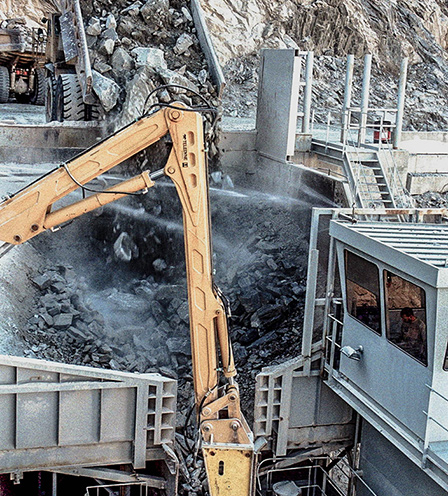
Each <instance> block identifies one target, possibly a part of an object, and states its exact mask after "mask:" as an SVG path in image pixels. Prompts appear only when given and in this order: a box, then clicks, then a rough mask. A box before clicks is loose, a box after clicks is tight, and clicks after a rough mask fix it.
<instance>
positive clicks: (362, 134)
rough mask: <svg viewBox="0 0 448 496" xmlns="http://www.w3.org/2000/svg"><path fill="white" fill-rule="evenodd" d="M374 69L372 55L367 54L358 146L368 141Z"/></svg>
mask: <svg viewBox="0 0 448 496" xmlns="http://www.w3.org/2000/svg"><path fill="white" fill-rule="evenodd" d="M371 71H372V55H371V54H367V55H366V56H365V57H364V75H363V79H362V95H361V119H360V125H359V133H358V146H361V145H363V144H364V143H365V142H366V134H367V113H368V110H369V92H370V74H371Z"/></svg>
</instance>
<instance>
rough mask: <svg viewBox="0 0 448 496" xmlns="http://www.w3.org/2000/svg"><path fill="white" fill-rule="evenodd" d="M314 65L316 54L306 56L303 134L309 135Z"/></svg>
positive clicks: (309, 53)
mask: <svg viewBox="0 0 448 496" xmlns="http://www.w3.org/2000/svg"><path fill="white" fill-rule="evenodd" d="M313 64H314V52H308V53H307V54H306V67H305V94H304V96H303V121H302V133H305V134H309V132H310V120H311V97H312V90H313Z"/></svg>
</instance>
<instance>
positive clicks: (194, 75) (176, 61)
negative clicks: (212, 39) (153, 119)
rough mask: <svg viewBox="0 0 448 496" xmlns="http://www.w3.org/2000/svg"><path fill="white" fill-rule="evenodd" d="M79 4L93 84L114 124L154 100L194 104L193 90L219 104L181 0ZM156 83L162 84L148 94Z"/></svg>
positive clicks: (122, 122)
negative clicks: (82, 16) (157, 90)
mask: <svg viewBox="0 0 448 496" xmlns="http://www.w3.org/2000/svg"><path fill="white" fill-rule="evenodd" d="M81 3H82V8H83V14H84V21H85V25H86V26H85V27H86V34H87V43H88V46H89V53H90V59H91V63H92V67H93V78H94V79H93V88H94V91H95V93H96V94H97V96H98V98H99V101H100V103H101V105H102V107H103V109H104V110H105V111H106V112H110V111H112V110H113V114H114V115H115V117H116V119H117V126H118V127H121V126H123V125H126V124H128V123H129V122H131V121H133V120H135V119H136V118H137V117H140V116H141V115H142V114H143V113H144V112H145V111H147V110H148V109H149V108H150V106H151V105H153V104H156V103H157V102H162V103H168V102H171V101H176V100H177V101H179V100H180V101H182V102H184V103H186V104H187V105H189V106H192V105H198V104H199V102H200V100H199V99H198V97H195V96H194V95H195V94H200V95H202V96H203V97H204V98H205V99H206V100H207V101H209V102H210V104H211V105H213V106H215V107H217V106H218V105H219V102H218V101H217V99H216V91H215V88H214V86H213V84H212V83H211V81H210V79H209V74H208V68H207V63H206V61H205V58H204V56H203V54H202V50H201V48H200V46H199V41H198V38H197V36H196V29H195V27H194V23H193V19H192V16H191V13H190V10H189V8H188V3H187V2H186V1H172V2H171V3H170V2H169V1H168V0H147V1H146V2H144V1H139V0H137V1H135V2H130V1H127V0H120V1H117V2H113V3H112V4H111V2H107V1H106V0H95V1H94V2H81ZM171 85H178V86H182V87H184V88H188V89H189V90H191V91H192V92H188V91H187V90H186V89H182V88H179V87H178V86H177V87H175V86H171ZM160 86H164V89H163V90H161V91H159V92H155V93H153V92H154V90H155V89H156V88H158V87H160ZM150 95H152V96H150ZM201 104H202V106H203V102H201Z"/></svg>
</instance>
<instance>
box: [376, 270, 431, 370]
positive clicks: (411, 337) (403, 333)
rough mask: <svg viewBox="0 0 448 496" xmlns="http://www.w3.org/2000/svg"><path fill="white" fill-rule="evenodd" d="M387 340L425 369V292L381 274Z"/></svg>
mask: <svg viewBox="0 0 448 496" xmlns="http://www.w3.org/2000/svg"><path fill="white" fill-rule="evenodd" d="M384 295H385V299H386V331H387V332H386V333H387V339H389V341H391V342H392V343H394V344H395V345H397V346H398V347H399V348H401V349H402V350H403V351H405V352H406V353H408V354H409V355H411V356H412V357H414V358H416V359H417V360H418V361H419V362H421V363H423V364H424V365H427V363H428V358H427V353H428V352H427V342H426V297H425V290H424V289H423V288H421V287H420V286H417V285H416V284H414V283H412V282H410V281H407V280H406V279H403V278H402V277H400V276H397V275H396V274H393V273H392V272H390V271H388V270H385V271H384Z"/></svg>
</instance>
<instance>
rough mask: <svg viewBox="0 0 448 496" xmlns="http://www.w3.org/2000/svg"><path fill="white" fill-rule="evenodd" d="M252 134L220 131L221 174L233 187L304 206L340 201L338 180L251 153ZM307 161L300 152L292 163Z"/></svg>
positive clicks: (340, 190)
mask: <svg viewBox="0 0 448 496" xmlns="http://www.w3.org/2000/svg"><path fill="white" fill-rule="evenodd" d="M255 138H256V131H232V132H224V133H223V134H222V137H221V141H220V143H219V148H220V151H221V165H222V169H223V172H224V173H225V174H229V176H230V177H231V178H232V181H233V182H234V184H235V185H236V186H237V187H242V188H250V189H257V190H261V191H263V192H264V193H269V194H273V195H279V196H281V197H284V198H288V197H289V198H291V199H294V200H300V201H302V202H303V203H304V204H307V205H308V207H311V206H333V205H334V202H335V201H337V200H338V199H340V197H341V192H342V187H341V184H340V179H339V178H337V177H331V176H329V175H328V174H327V173H325V172H320V171H318V170H313V169H311V168H309V167H306V166H305V165H304V164H303V163H302V164H300V163H294V164H293V163H286V162H281V161H278V162H277V161H275V160H271V159H269V158H266V157H258V154H257V152H256V150H255ZM300 159H303V162H306V161H307V160H308V159H309V153H307V152H300V153H299V154H296V156H295V157H294V160H295V161H298V160H300Z"/></svg>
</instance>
